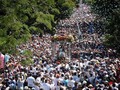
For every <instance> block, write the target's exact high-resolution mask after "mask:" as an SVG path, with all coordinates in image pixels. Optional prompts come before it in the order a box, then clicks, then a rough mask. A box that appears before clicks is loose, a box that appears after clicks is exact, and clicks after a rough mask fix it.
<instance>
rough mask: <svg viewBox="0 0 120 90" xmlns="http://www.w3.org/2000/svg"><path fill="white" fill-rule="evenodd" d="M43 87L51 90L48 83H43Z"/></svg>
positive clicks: (44, 89) (45, 89)
mask: <svg viewBox="0 0 120 90" xmlns="http://www.w3.org/2000/svg"><path fill="white" fill-rule="evenodd" d="M41 87H42V88H43V90H50V86H49V84H48V83H42V84H41Z"/></svg>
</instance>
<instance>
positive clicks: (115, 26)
mask: <svg viewBox="0 0 120 90" xmlns="http://www.w3.org/2000/svg"><path fill="white" fill-rule="evenodd" d="M92 9H93V11H94V12H95V13H96V14H98V15H99V16H100V17H101V18H104V22H103V23H105V30H104V31H105V33H106V35H105V37H106V38H105V42H104V43H105V45H106V46H107V47H110V48H114V49H116V50H117V51H118V52H119V53H120V41H119V40H120V1H119V0H93V2H92Z"/></svg>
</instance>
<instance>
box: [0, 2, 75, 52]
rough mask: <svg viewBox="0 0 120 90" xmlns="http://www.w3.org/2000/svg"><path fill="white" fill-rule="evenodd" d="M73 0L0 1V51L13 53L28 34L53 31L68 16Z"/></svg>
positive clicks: (28, 36)
mask: <svg viewBox="0 0 120 90" xmlns="http://www.w3.org/2000/svg"><path fill="white" fill-rule="evenodd" d="M75 3H76V1H73V0H0V51H1V52H3V53H6V52H7V53H13V52H15V51H16V45H19V44H21V43H23V42H25V41H27V40H28V39H29V38H30V37H31V34H43V33H46V32H47V33H53V32H54V31H55V30H54V27H55V25H56V24H57V23H55V22H58V21H59V20H60V19H64V18H66V17H68V16H69V15H70V13H71V12H72V9H73V7H74V5H75Z"/></svg>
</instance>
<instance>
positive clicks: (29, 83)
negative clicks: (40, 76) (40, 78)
mask: <svg viewBox="0 0 120 90" xmlns="http://www.w3.org/2000/svg"><path fill="white" fill-rule="evenodd" d="M27 82H28V86H30V87H34V82H35V78H34V77H32V76H30V77H28V78H27Z"/></svg>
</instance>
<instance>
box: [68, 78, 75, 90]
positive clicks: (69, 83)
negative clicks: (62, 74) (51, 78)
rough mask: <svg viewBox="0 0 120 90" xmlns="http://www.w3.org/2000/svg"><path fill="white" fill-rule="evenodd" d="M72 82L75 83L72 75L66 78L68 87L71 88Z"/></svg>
mask: <svg viewBox="0 0 120 90" xmlns="http://www.w3.org/2000/svg"><path fill="white" fill-rule="evenodd" d="M74 84H75V81H74V80H73V78H72V77H70V79H69V80H68V85H67V86H68V87H69V89H71V88H73V87H74Z"/></svg>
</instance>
